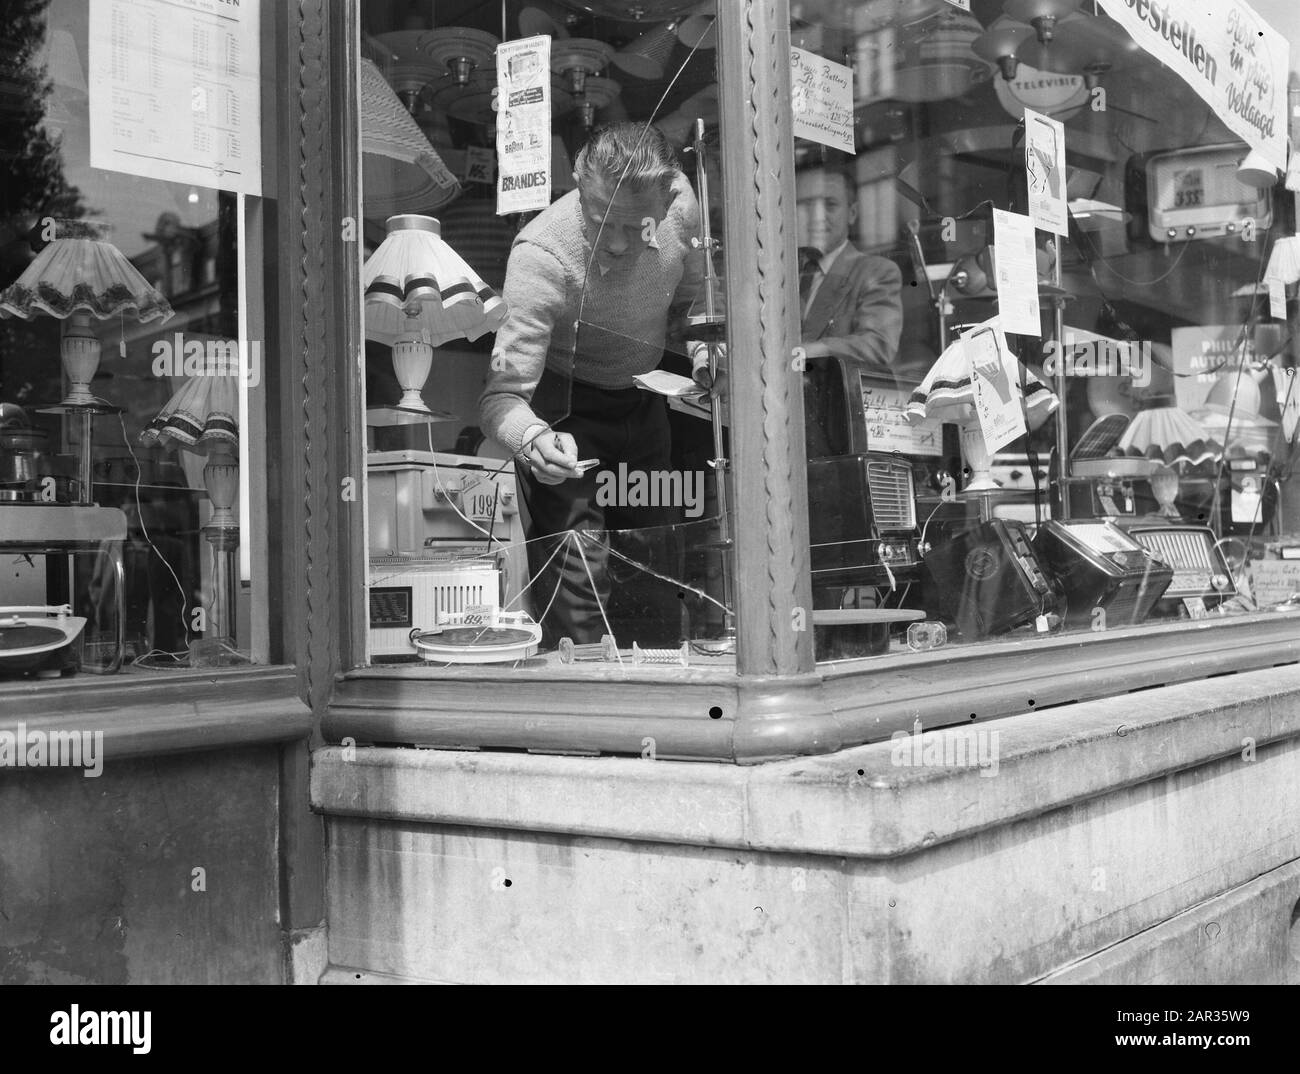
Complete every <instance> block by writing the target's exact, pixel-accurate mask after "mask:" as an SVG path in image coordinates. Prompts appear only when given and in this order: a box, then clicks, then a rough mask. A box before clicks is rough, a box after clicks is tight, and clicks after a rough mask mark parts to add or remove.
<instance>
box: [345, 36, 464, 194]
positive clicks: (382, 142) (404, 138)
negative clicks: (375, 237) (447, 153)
mask: <svg viewBox="0 0 1300 1074" xmlns="http://www.w3.org/2000/svg"><path fill="white" fill-rule="evenodd" d="M360 68H361V150H362V154H363V165H364V177H363V181H364V183H365V191H366V204H367V207H368V208H369V209H371V210H377V211H379V212H385V211H387V210H389V209H392V208H397V207H398V206H401V207H402V208H408V209H409V208H415V209H420V210H423V211H426V212H428V211H432V210H434V209H437V208H439V207H441V206H443V205H446V204H447V203H448V202H449V201H451V200H453V199H454V198H456V197H457V196H458V195H459V194H460V192H461V190H460V183H459V182H457V180H456V177H455V176H454V175H452V173H451V171H450V170H449V169H448V168H447V165H446V164H445V163H444V162H443V160H442V158H441V157H440V156H439V155H438V152H437V150H435V149H434V148H433V146H432V145H431V144H430V143H429V139H428V138H426V137H425V135H424V132H423V131H422V130H421V129H420V125H419V124H418V123H416V122H415V120H414V119H413V118H412V117H411V114H410V113H409V112H408V111H407V110H406V106H405V105H403V104H402V102H401V101H400V100H399V99H398V97H397V94H396V93H394V92H393V89H392V87H391V86H389V84H388V83H387V81H385V79H384V76H383V75H382V74H381V73H380V71H379V68H378V67H376V66H375V64H374V63H372V62H371V61H370V60H366V59H363V60H362V61H361V64H360ZM367 158H368V159H367ZM376 158H380V159H376ZM390 161H394V162H397V164H396V166H395V165H393V164H390V163H388V162H390Z"/></svg>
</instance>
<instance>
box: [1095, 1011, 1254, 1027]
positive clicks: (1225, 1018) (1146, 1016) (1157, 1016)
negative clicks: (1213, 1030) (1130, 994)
mask: <svg viewBox="0 0 1300 1074" xmlns="http://www.w3.org/2000/svg"><path fill="white" fill-rule="evenodd" d="M1115 1021H1117V1022H1141V1023H1142V1024H1143V1025H1148V1026H1149V1025H1151V1024H1152V1023H1153V1022H1249V1021H1250V1011H1116V1012H1115Z"/></svg>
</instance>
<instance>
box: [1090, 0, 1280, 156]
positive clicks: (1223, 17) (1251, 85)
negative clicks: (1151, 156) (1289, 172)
mask: <svg viewBox="0 0 1300 1074" xmlns="http://www.w3.org/2000/svg"><path fill="white" fill-rule="evenodd" d="M1100 3H1101V6H1102V8H1103V9H1105V11H1106V14H1108V15H1109V16H1110V17H1111V18H1113V19H1114V20H1115V21H1116V22H1118V23H1119V24H1120V25H1121V26H1122V27H1124V29H1125V30H1127V31H1128V33H1129V35H1130V36H1131V37H1132V38H1133V40H1134V41H1136V42H1137V43H1138V44H1139V45H1141V46H1142V48H1144V49H1145V50H1146V51H1147V52H1149V53H1150V54H1151V55H1152V56H1154V57H1155V58H1156V59H1157V60H1159V61H1160V62H1161V63H1162V64H1164V65H1165V66H1166V67H1168V68H1169V69H1170V70H1172V71H1174V72H1175V73H1176V74H1177V75H1178V76H1179V77H1180V78H1182V80H1183V81H1184V82H1186V83H1187V84H1188V85H1189V86H1191V88H1192V89H1193V90H1195V91H1196V93H1197V94H1198V95H1199V96H1200V97H1201V99H1202V100H1203V101H1205V102H1206V104H1208V105H1209V106H1210V107H1211V108H1213V109H1214V112H1215V114H1216V115H1217V116H1218V117H1219V118H1220V119H1221V120H1222V121H1223V122H1224V123H1226V124H1227V125H1228V127H1229V129H1231V130H1232V131H1233V133H1235V134H1236V135H1238V136H1239V137H1241V138H1242V139H1244V140H1245V141H1246V142H1247V143H1248V144H1249V145H1250V146H1251V147H1252V148H1254V149H1258V150H1259V151H1260V152H1261V153H1263V154H1264V158H1265V159H1266V160H1267V161H1268V162H1269V163H1270V164H1272V165H1273V166H1274V167H1275V168H1277V169H1278V170H1279V171H1285V170H1286V163H1287V161H1286V140H1287V133H1288V132H1287V71H1288V70H1289V67H1290V51H1291V50H1290V46H1289V45H1288V44H1287V40H1286V38H1285V37H1283V36H1282V35H1281V34H1279V33H1278V32H1277V31H1276V30H1274V29H1273V27H1271V26H1270V25H1269V24H1268V23H1267V22H1265V21H1264V20H1263V19H1262V18H1261V17H1260V16H1259V15H1258V14H1256V12H1255V9H1254V8H1252V7H1251V6H1250V5H1249V4H1247V3H1246V2H1245V0H1215V3H1213V4H1189V3H1185V2H1182V0H1164V2H1161V0H1100Z"/></svg>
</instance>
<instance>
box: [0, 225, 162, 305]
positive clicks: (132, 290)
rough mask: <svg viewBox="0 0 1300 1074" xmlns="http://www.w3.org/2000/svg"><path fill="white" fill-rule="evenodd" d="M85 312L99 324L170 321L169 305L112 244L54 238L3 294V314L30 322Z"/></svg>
mask: <svg viewBox="0 0 1300 1074" xmlns="http://www.w3.org/2000/svg"><path fill="white" fill-rule="evenodd" d="M77 311H85V312H86V313H89V314H90V315H91V316H93V317H96V318H98V319H99V320H101V321H102V320H107V319H108V318H110V317H117V316H129V317H131V318H132V319H133V320H137V321H152V320H159V321H166V320H167V319H168V318H169V317H170V316H171V315H172V308H171V305H170V304H169V303H168V301H167V300H166V299H165V298H163V296H162V295H161V294H159V293H158V291H156V290H155V289H154V288H153V287H152V286H151V285H150V283H149V281H148V280H146V279H145V278H144V277H143V276H141V275H140V273H139V272H138V271H136V268H135V266H134V265H132V264H131V262H130V261H128V260H127V259H126V257H125V256H124V255H123V253H122V251H121V250H119V249H118V248H117V247H116V246H114V245H113V244H112V243H111V242H105V241H102V240H99V239H89V238H64V239H55V240H54V241H53V242H51V243H50V244H49V245H48V246H46V247H45V249H43V250H42V251H41V252H40V253H39V254H37V256H36V260H35V261H33V262H32V263H31V264H30V265H28V266H27V269H26V271H25V272H24V273H23V274H22V275H21V276H20V277H19V278H18V280H17V281H16V282H15V283H13V284H11V285H10V286H9V287H7V288H6V289H5V290H4V292H3V293H0V315H3V316H10V317H21V318H22V319H23V320H30V319H31V318H32V317H34V316H36V315H37V314H38V313H46V314H49V316H51V317H57V318H59V319H60V320H62V319H64V318H67V317H71V316H72V315H73V314H74V313H76V312H77Z"/></svg>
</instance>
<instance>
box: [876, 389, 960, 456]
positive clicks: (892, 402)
mask: <svg viewBox="0 0 1300 1074" xmlns="http://www.w3.org/2000/svg"><path fill="white" fill-rule="evenodd" d="M861 384H862V407H863V410H864V411H865V417H866V421H867V447H868V449H869V450H871V451H900V452H902V453H903V454H904V455H941V454H943V427H942V426H941V425H940V424H939V423H938V422H937V421H927V422H923V423H922V424H920V425H912V424H910V423H909V422H908V420H907V418H906V417H905V416H904V413H903V412H904V410H905V409H906V408H907V399H908V393H907V392H905V391H899V390H897V389H894V388H881V387H877V386H875V385H873V384H870V383H869V382H868V381H867V380H866V378H865V377H864V378H863V379H862V381H861Z"/></svg>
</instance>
